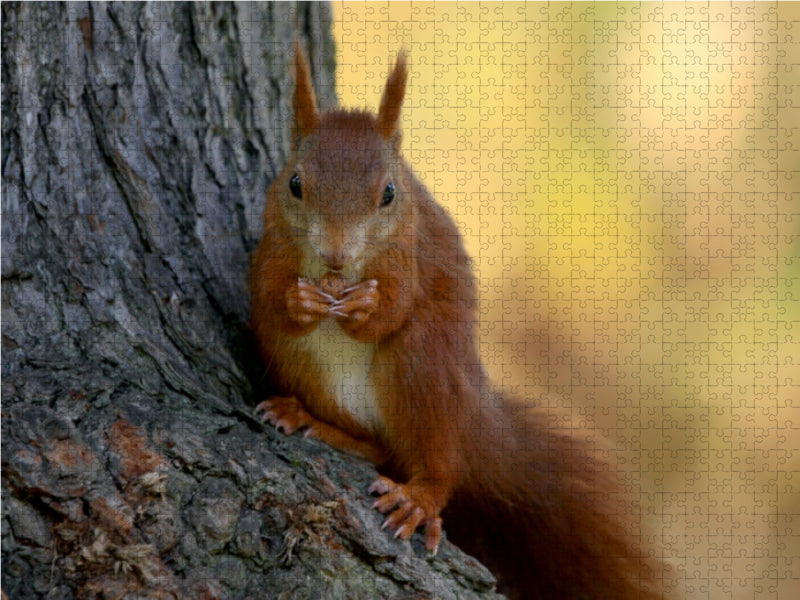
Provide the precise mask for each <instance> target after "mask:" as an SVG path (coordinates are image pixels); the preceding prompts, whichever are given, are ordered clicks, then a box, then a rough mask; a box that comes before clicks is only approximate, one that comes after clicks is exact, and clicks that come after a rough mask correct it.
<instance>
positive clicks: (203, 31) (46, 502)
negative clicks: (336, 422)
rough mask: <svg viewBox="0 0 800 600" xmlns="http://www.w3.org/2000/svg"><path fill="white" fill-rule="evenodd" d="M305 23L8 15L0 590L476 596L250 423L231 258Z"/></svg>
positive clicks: (252, 237) (330, 466)
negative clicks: (294, 44)
mask: <svg viewBox="0 0 800 600" xmlns="http://www.w3.org/2000/svg"><path fill="white" fill-rule="evenodd" d="M329 30H330V12H329V9H328V7H327V6H326V5H316V4H294V3H278V4H257V5H246V4H221V5H218V4H160V3H148V4H139V3H136V4H129V3H124V4H122V3H121V4H85V3H67V4H50V3H48V4H39V3H32V4H16V3H3V5H2V79H3V90H2V184H3V195H2V203H3V204H2V206H3V209H2V210H3V212H2V303H3V304H2V378H3V379H2V384H3V385H2V411H3V413H2V468H3V470H2V495H3V503H2V511H3V520H2V550H3V557H2V570H3V582H2V585H3V592H4V594H5V595H6V596H7V597H8V598H10V599H12V600H14V599H18V598H19V599H28V598H48V599H56V598H428V597H431V598H432V597H436V598H456V597H458V598H478V597H482V598H483V597H495V595H494V594H493V593H491V592H487V590H490V589H491V587H492V583H493V580H492V577H491V575H490V574H488V572H487V571H486V570H485V569H484V568H483V567H482V566H480V565H479V564H477V563H476V562H475V561H474V560H472V559H470V558H469V557H467V556H465V555H463V554H462V553H460V552H459V551H458V550H457V549H455V548H453V547H452V546H449V545H447V544H445V545H444V546H443V548H442V549H441V551H440V554H439V556H438V557H437V558H436V559H435V560H433V561H428V560H426V559H425V558H424V551H423V548H422V544H421V542H420V540H419V539H418V538H415V540H414V541H413V543H412V544H411V545H410V546H409V545H408V544H405V543H400V542H397V541H395V540H393V539H391V537H390V536H389V535H387V533H386V532H384V531H380V529H379V524H380V521H381V518H380V515H378V514H376V513H375V511H372V510H371V509H370V506H369V504H370V500H369V498H367V497H366V494H365V490H366V487H367V485H368V483H369V482H370V480H371V479H372V478H373V477H374V476H375V472H374V470H373V469H371V468H370V467H369V466H368V465H365V464H364V463H361V462H359V461H356V460H354V459H351V458H348V457H346V456H343V455H341V454H338V453H335V452H333V451H332V450H330V449H328V448H326V447H324V446H323V445H321V444H318V443H315V442H312V441H307V440H303V439H300V438H298V437H297V436H295V437H292V438H286V437H284V436H279V435H276V434H275V433H273V432H272V431H269V430H266V429H265V428H264V427H263V426H262V425H261V424H260V423H259V422H258V421H256V420H254V419H253V418H252V417H251V416H250V415H251V410H252V406H253V404H254V401H255V400H256V399H257V398H259V397H260V395H261V393H262V392H263V390H262V389H261V388H263V386H264V382H262V381H261V380H260V376H259V373H260V372H261V371H260V367H259V365H258V361H257V359H256V357H255V351H254V345H253V343H252V340H251V336H250V333H249V331H248V329H247V325H246V323H247V317H248V310H249V299H248V292H247V272H248V260H249V252H250V250H251V249H252V248H253V247H254V245H255V242H256V241H257V239H258V235H259V231H260V220H261V212H262V208H263V196H264V195H263V192H264V190H265V189H266V187H267V185H268V184H269V182H270V180H271V179H272V177H274V175H275V174H276V173H277V170H278V168H279V167H280V165H281V162H282V160H283V158H284V156H285V152H286V149H287V144H288V135H289V132H288V127H287V123H288V116H289V99H290V94H291V90H292V83H291V76H290V72H289V69H288V68H287V65H288V62H289V60H290V58H291V50H290V49H291V45H292V41H293V39H294V36H295V35H296V34H299V35H300V36H301V39H303V41H304V43H305V44H306V45H307V46H308V48H309V50H310V55H311V57H312V62H313V64H314V78H315V81H316V88H317V90H319V91H320V92H321V94H320V96H321V100H322V103H323V104H331V103H333V102H335V98H334V97H333V92H332V90H333V87H332V77H333V75H332V73H333V58H332V57H333V43H332V40H331V38H330V33H329Z"/></svg>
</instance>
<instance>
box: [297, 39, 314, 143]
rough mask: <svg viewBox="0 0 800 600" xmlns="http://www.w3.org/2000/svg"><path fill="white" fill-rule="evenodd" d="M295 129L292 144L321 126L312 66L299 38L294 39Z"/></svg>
mask: <svg viewBox="0 0 800 600" xmlns="http://www.w3.org/2000/svg"><path fill="white" fill-rule="evenodd" d="M293 103H294V131H293V132H292V143H293V144H292V145H293V146H294V145H296V144H297V142H298V141H299V140H300V138H303V137H305V136H307V135H308V134H309V133H311V132H312V131H314V130H315V129H316V128H317V127H318V126H319V110H318V109H317V97H316V95H315V94H314V86H313V84H312V83H311V67H310V66H309V65H308V58H306V53H305V52H303V47H302V46H301V45H300V42H299V40H295V41H294V99H293Z"/></svg>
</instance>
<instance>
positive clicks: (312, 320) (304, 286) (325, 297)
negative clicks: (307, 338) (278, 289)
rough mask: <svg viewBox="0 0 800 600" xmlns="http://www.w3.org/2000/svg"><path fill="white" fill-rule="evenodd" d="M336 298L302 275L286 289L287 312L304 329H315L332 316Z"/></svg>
mask: <svg viewBox="0 0 800 600" xmlns="http://www.w3.org/2000/svg"><path fill="white" fill-rule="evenodd" d="M335 301H336V299H335V298H334V297H333V296H332V295H330V294H328V293H327V292H325V291H324V290H322V289H320V288H319V287H317V286H316V285H314V284H313V283H311V282H310V281H308V280H307V279H303V278H302V277H301V278H300V279H298V280H297V283H296V284H294V285H292V286H291V287H289V289H288V290H286V312H287V314H288V315H289V318H290V319H291V320H292V321H294V322H295V323H297V324H298V325H300V327H302V328H304V329H307V330H308V329H313V328H314V327H316V326H317V324H318V323H319V322H320V321H322V320H323V319H326V318H328V317H330V316H331V315H332V314H333V313H332V311H331V306H332V305H333V303H334V302H335Z"/></svg>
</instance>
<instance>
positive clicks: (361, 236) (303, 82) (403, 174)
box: [269, 42, 416, 281]
mask: <svg viewBox="0 0 800 600" xmlns="http://www.w3.org/2000/svg"><path fill="white" fill-rule="evenodd" d="M294 67H295V92H294V98H293V108H294V120H293V123H292V151H291V155H290V157H289V161H288V163H287V165H286V167H285V168H284V169H283V171H282V172H281V174H280V175H279V176H278V178H277V179H276V180H275V182H274V183H273V184H272V186H271V188H270V191H269V194H270V198H269V202H271V203H274V204H276V205H277V206H278V207H279V208H280V211H279V217H280V218H281V219H282V220H283V221H284V223H285V225H286V227H287V231H289V232H291V235H292V236H293V237H294V239H295V241H296V244H297V247H298V249H299V250H300V252H301V256H302V258H301V262H302V265H301V274H302V275H303V276H304V277H308V278H311V279H318V278H320V277H321V276H322V275H324V274H325V273H327V272H334V273H341V274H342V275H343V276H344V277H345V278H348V279H352V280H354V281H355V280H358V279H360V278H361V277H362V276H363V269H364V267H365V265H366V264H368V263H369V261H370V260H371V259H373V258H375V257H376V256H377V255H378V254H380V253H384V252H391V251H392V248H399V247H401V245H402V246H406V247H407V246H408V244H410V243H413V242H412V239H410V238H413V225H414V218H415V212H416V211H415V209H414V205H413V198H412V197H411V193H410V191H409V190H408V189H407V185H408V183H407V182H408V180H409V177H410V174H409V171H408V168H407V167H406V166H405V165H404V163H403V160H402V158H401V156H400V141H401V132H400V128H399V121H400V110H401V107H402V104H403V96H404V94H405V87H406V79H407V75H408V71H407V68H406V57H405V54H404V53H403V52H402V51H401V52H400V53H399V54H398V56H397V61H396V63H395V66H394V69H393V70H392V71H391V73H390V74H389V77H388V79H387V82H386V86H385V89H384V91H383V96H382V98H381V103H380V108H379V110H378V114H377V115H374V114H372V113H369V112H366V111H347V110H339V109H336V110H329V111H323V112H320V110H319V108H318V106H317V99H316V95H315V93H314V88H313V85H312V82H311V71H310V67H309V64H308V60H307V58H306V55H305V53H304V52H303V50H302V48H301V47H300V44H299V43H297V42H296V43H295V62H294Z"/></svg>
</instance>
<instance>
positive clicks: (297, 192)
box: [289, 173, 303, 199]
mask: <svg viewBox="0 0 800 600" xmlns="http://www.w3.org/2000/svg"><path fill="white" fill-rule="evenodd" d="M289 191H290V192H292V196H294V197H295V198H298V199H299V198H302V197H303V191H302V189H301V188H300V176H299V175H298V174H297V173H295V174H294V175H292V178H291V179H290V180H289Z"/></svg>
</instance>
